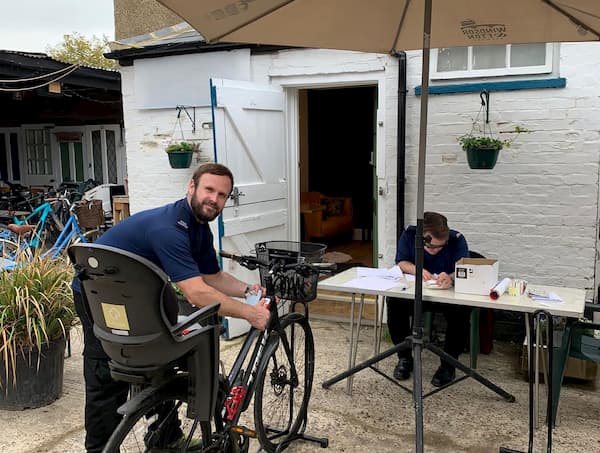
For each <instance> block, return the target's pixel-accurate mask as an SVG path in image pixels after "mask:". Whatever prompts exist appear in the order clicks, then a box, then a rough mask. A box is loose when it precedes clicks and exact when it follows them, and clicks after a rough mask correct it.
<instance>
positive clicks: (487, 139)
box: [458, 126, 529, 169]
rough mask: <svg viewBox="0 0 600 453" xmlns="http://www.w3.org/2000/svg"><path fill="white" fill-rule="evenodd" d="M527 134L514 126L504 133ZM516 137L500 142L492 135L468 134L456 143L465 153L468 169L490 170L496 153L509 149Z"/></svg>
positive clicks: (496, 157) (523, 129) (496, 156)
mask: <svg viewBox="0 0 600 453" xmlns="http://www.w3.org/2000/svg"><path fill="white" fill-rule="evenodd" d="M523 132H529V131H528V130H527V129H525V128H522V127H519V126H516V127H515V129H514V130H512V131H507V132H505V133H515V134H517V135H518V134H521V133H523ZM516 137H517V136H515V137H513V138H512V139H506V140H500V139H498V138H494V137H493V136H492V135H473V133H472V132H471V133H468V134H465V135H462V136H460V137H459V138H458V142H459V143H460V145H461V146H462V148H463V150H465V152H466V153H467V161H468V162H469V167H471V168H475V169H490V168H494V166H495V165H496V162H497V160H498V153H499V152H500V150H501V149H502V148H510V146H511V144H512V142H513V141H514V140H515V139H516Z"/></svg>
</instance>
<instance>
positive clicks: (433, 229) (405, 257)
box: [387, 212, 471, 387]
mask: <svg viewBox="0 0 600 453" xmlns="http://www.w3.org/2000/svg"><path fill="white" fill-rule="evenodd" d="M423 220H424V224H423V235H424V253H423V258H424V260H423V275H422V278H423V281H424V282H426V281H428V280H435V281H436V283H437V285H438V286H439V287H440V288H450V287H452V285H453V282H454V265H455V264H456V262H457V261H458V260H459V259H461V258H465V257H468V256H469V250H468V247H467V241H466V240H465V238H464V236H463V235H462V234H460V233H459V232H457V231H454V230H450V229H449V228H448V221H447V219H446V217H445V216H443V215H442V214H438V213H437V212H425V213H424V219H423ZM416 232H417V230H416V227H415V226H409V227H407V228H406V230H405V231H404V232H403V233H402V236H400V240H399V241H398V248H397V250H396V264H398V266H399V267H400V269H401V270H402V272H404V273H405V274H412V275H414V274H415V268H416V266H415V239H416ZM413 309H414V304H413V303H412V302H411V301H407V300H403V299H397V298H388V300H387V320H388V328H389V331H390V336H391V337H392V342H393V343H394V344H395V345H396V344H399V343H401V342H402V341H404V339H405V338H406V337H408V336H409V335H411V333H412V328H411V319H410V318H411V317H412V315H413ZM423 310H424V311H434V312H441V313H443V314H444V317H445V319H446V323H447V328H446V339H445V343H444V352H446V353H447V354H449V355H451V356H452V357H454V358H456V359H458V356H459V355H460V353H461V352H462V351H463V348H464V346H465V345H464V340H465V335H464V332H465V330H468V328H469V314H470V311H471V309H470V308H469V307H462V306H458V305H449V304H438V303H428V302H425V303H424V304H423ZM398 359H399V361H398V365H396V368H395V369H394V378H396V379H398V380H405V379H408V378H409V377H410V373H411V372H412V370H413V358H412V350H411V348H408V349H404V350H402V351H399V352H398ZM454 376H455V369H454V366H452V365H451V364H449V363H446V362H445V361H443V360H441V365H440V367H439V368H438V369H437V371H436V372H435V374H434V375H433V378H432V380H431V384H432V385H434V386H436V387H441V386H443V385H446V384H447V383H449V382H451V381H452V380H454Z"/></svg>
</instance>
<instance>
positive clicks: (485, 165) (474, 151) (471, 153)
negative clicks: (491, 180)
mask: <svg viewBox="0 0 600 453" xmlns="http://www.w3.org/2000/svg"><path fill="white" fill-rule="evenodd" d="M465 152H466V153H467V162H468V163H469V167H470V168H472V169H474V170H491V169H492V168H494V167H495V166H496V162H497V161H498V153H499V152H500V150H499V149H497V148H467V149H465Z"/></svg>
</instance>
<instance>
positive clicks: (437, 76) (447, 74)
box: [430, 43, 555, 80]
mask: <svg viewBox="0 0 600 453" xmlns="http://www.w3.org/2000/svg"><path fill="white" fill-rule="evenodd" d="M506 47H507V48H508V49H509V51H508V52H506V59H507V61H508V59H509V58H510V47H511V44H506ZM438 50H439V49H437V48H436V49H431V52H430V60H431V71H430V73H431V75H430V78H431V80H445V79H446V80H448V79H467V78H481V77H503V76H519V75H530V74H551V73H552V72H553V71H554V60H555V59H554V44H553V43H546V64H544V65H538V66H521V67H516V68H509V67H506V66H505V67H503V68H492V69H467V70H464V71H438V70H437V62H438ZM467 58H468V64H469V66H470V65H471V64H472V61H473V46H468V53H467Z"/></svg>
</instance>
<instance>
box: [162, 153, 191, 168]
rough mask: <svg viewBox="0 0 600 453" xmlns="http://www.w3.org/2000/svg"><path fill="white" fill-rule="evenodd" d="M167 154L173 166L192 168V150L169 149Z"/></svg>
mask: <svg viewBox="0 0 600 453" xmlns="http://www.w3.org/2000/svg"><path fill="white" fill-rule="evenodd" d="M167 154H168V156H169V164H171V168H190V165H191V164H192V154H193V152H192V151H169V152H168V153H167Z"/></svg>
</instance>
